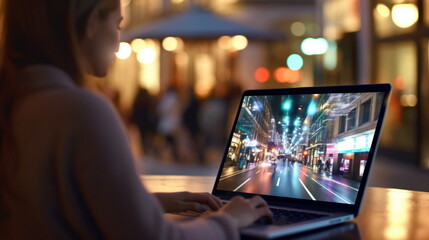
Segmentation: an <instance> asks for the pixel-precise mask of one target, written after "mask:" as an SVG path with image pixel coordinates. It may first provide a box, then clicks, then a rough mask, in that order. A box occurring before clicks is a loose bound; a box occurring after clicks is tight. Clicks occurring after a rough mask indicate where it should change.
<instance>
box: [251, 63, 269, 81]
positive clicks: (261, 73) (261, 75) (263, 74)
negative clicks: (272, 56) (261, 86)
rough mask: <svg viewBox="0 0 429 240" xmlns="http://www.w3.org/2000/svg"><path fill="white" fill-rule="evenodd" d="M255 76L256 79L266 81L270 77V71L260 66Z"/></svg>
mask: <svg viewBox="0 0 429 240" xmlns="http://www.w3.org/2000/svg"><path fill="white" fill-rule="evenodd" d="M254 76H255V79H256V81H258V82H260V83H264V82H266V81H268V79H270V71H268V69H266V68H263V67H260V68H258V69H256V71H255V73H254Z"/></svg>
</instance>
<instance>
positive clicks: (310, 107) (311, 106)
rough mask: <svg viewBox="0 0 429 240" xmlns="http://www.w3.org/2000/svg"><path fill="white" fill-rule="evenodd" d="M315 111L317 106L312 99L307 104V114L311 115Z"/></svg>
mask: <svg viewBox="0 0 429 240" xmlns="http://www.w3.org/2000/svg"><path fill="white" fill-rule="evenodd" d="M316 112H317V106H316V103H315V102H314V101H311V102H310V105H309V106H308V110H307V114H308V115H313V114H315V113H316Z"/></svg>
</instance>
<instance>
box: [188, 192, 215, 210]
mask: <svg viewBox="0 0 429 240" xmlns="http://www.w3.org/2000/svg"><path fill="white" fill-rule="evenodd" d="M186 201H188V202H197V203H200V204H205V205H207V206H208V207H210V209H212V210H218V209H219V208H220V207H221V206H222V202H221V201H220V199H219V198H217V197H215V196H213V195H211V194H210V193H189V195H188V198H187V199H186Z"/></svg>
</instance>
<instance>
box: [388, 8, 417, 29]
mask: <svg viewBox="0 0 429 240" xmlns="http://www.w3.org/2000/svg"><path fill="white" fill-rule="evenodd" d="M418 19H419V10H418V9H417V6H416V5H415V4H412V3H402V4H396V5H394V6H393V8H392V21H393V23H395V25H396V26H398V27H400V28H408V27H411V26H412V25H413V24H414V23H416V22H417V20H418Z"/></svg>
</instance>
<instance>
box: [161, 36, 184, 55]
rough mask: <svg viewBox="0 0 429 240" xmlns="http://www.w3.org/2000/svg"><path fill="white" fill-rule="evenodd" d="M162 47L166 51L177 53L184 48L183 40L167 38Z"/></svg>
mask: <svg viewBox="0 0 429 240" xmlns="http://www.w3.org/2000/svg"><path fill="white" fill-rule="evenodd" d="M162 47H163V48H164V49H165V50H166V51H170V52H171V51H176V50H179V49H181V48H182V47H183V40H182V39H181V38H176V37H166V38H164V40H162Z"/></svg>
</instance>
